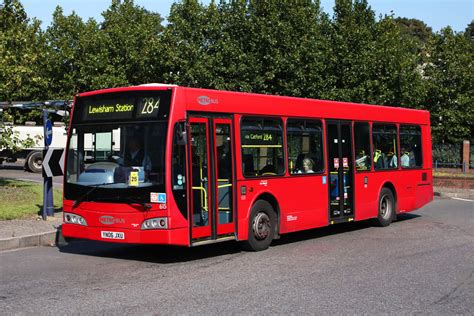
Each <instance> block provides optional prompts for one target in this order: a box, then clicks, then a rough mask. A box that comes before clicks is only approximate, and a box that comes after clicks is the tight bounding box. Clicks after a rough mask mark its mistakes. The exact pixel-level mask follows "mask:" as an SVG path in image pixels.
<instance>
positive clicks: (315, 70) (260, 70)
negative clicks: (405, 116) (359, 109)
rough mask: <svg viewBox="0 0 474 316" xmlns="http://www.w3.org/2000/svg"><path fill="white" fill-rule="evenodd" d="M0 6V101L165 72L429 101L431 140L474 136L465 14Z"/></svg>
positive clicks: (258, 0)
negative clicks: (164, 14)
mask: <svg viewBox="0 0 474 316" xmlns="http://www.w3.org/2000/svg"><path fill="white" fill-rule="evenodd" d="M0 14H1V16H0V17H1V19H0V28H1V30H2V32H1V33H0V101H5V100H7V101H8V100H13V99H16V100H18V99H21V98H23V99H25V100H35V99H53V98H60V99H71V98H72V96H73V95H74V94H76V93H77V92H83V91H88V90H95V89H101V88H109V87H116V86H124V85H136V84H142V83H146V82H166V83H174V84H179V85H184V86H192V87H203V88H214V89H225V90H232V91H246V92H257V93H267V94H278V95H288V96H298V97H310V98H321V99H330V100H340V101H350V102H362V103H371V104H382V105H394V106H403V107H411V108H418V109H426V110H429V111H430V112H431V116H432V124H433V139H434V142H435V143H436V142H443V141H445V142H458V141H459V140H461V139H463V138H471V137H472V131H473V125H472V124H473V123H472V122H473V121H474V117H473V108H474V107H473V102H474V100H473V94H474V91H473V86H472V85H473V82H474V78H473V74H474V71H473V69H472V63H473V60H474V54H473V47H474V44H473V43H474V41H473V40H472V39H473V36H472V34H473V25H474V24H473V22H471V23H470V24H469V26H468V27H467V28H466V31H465V32H463V33H462V34H461V33H455V32H453V31H452V30H450V29H449V28H448V29H444V30H442V31H441V32H438V33H436V34H433V32H432V30H431V28H430V27H429V26H427V25H426V24H425V23H424V22H423V21H420V20H416V19H407V18H394V17H393V16H380V17H376V16H375V12H374V11H373V10H372V9H371V7H370V6H369V3H368V1H367V0H336V1H335V6H334V15H333V16H332V17H330V16H328V15H327V14H325V13H324V12H322V10H321V7H320V3H319V1H318V0H315V1H296V2H291V1H290V2H288V1H277V0H236V1H226V0H220V1H211V3H210V4H209V5H203V4H201V3H200V1H198V0H182V1H179V2H176V3H174V4H173V5H172V7H171V10H170V15H169V18H168V21H167V22H168V23H167V24H166V25H164V24H163V21H162V18H161V17H160V16H159V15H158V14H157V13H154V12H150V11H148V10H146V9H144V8H143V7H140V6H137V5H136V4H135V3H134V1H133V0H112V1H111V5H110V7H109V8H108V9H107V10H106V11H104V12H103V13H102V14H103V17H104V21H103V22H102V23H97V22H96V21H95V20H93V19H90V20H88V21H83V20H82V19H81V18H80V17H79V16H77V14H75V13H74V12H73V13H72V14H70V15H64V13H63V10H62V9H61V7H57V8H56V10H55V12H54V14H53V21H52V23H51V25H50V26H49V27H48V28H47V30H46V31H45V32H42V31H41V29H40V28H39V21H36V20H33V21H31V20H30V19H28V17H27V16H26V13H25V11H24V10H23V7H22V6H21V4H20V2H19V1H18V0H6V1H5V7H4V8H3V9H1V10H0ZM7 115H11V116H13V118H15V119H16V120H18V121H24V120H25V119H26V118H24V117H21V116H20V117H15V115H17V114H16V113H7Z"/></svg>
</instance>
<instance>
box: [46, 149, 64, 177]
mask: <svg viewBox="0 0 474 316" xmlns="http://www.w3.org/2000/svg"><path fill="white" fill-rule="evenodd" d="M65 152H66V151H65V150H64V149H54V148H49V149H47V150H43V178H51V177H55V176H62V175H63V174H64V154H65Z"/></svg>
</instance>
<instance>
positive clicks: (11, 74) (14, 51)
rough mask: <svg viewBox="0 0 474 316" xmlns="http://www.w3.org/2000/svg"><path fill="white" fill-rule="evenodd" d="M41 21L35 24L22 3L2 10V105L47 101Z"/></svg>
mask: <svg viewBox="0 0 474 316" xmlns="http://www.w3.org/2000/svg"><path fill="white" fill-rule="evenodd" d="M39 25H40V22H39V21H38V20H35V19H34V20H33V21H31V20H30V19H29V18H28V17H27V15H26V12H25V10H24V9H23V7H22V5H21V4H20V2H19V1H18V0H5V1H4V7H3V8H2V9H0V101H8V100H22V99H29V98H32V97H34V98H38V97H40V98H41V97H43V96H44V94H43V92H44V88H45V81H44V78H43V77H42V75H41V71H40V69H41V68H40V66H41V62H42V60H43V59H44V57H45V54H44V52H45V42H44V37H43V34H42V32H41V29H40V27H39Z"/></svg>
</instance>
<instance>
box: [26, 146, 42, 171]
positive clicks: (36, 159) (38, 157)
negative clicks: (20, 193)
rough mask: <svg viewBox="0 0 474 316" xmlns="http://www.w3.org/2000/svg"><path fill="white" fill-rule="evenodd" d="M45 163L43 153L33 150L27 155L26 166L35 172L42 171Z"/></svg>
mask: <svg viewBox="0 0 474 316" xmlns="http://www.w3.org/2000/svg"><path fill="white" fill-rule="evenodd" d="M42 165H43V153H41V152H39V151H33V152H31V153H30V154H29V155H28V156H27V157H26V168H27V169H28V170H29V171H31V172H34V173H40V172H41V169H42Z"/></svg>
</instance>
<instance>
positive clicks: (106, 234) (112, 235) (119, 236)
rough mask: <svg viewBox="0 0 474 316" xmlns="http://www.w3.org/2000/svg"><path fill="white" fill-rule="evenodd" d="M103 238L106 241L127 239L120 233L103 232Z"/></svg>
mask: <svg viewBox="0 0 474 316" xmlns="http://www.w3.org/2000/svg"><path fill="white" fill-rule="evenodd" d="M101 236H102V238H105V239H125V234H124V233H120V232H108V231H101Z"/></svg>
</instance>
